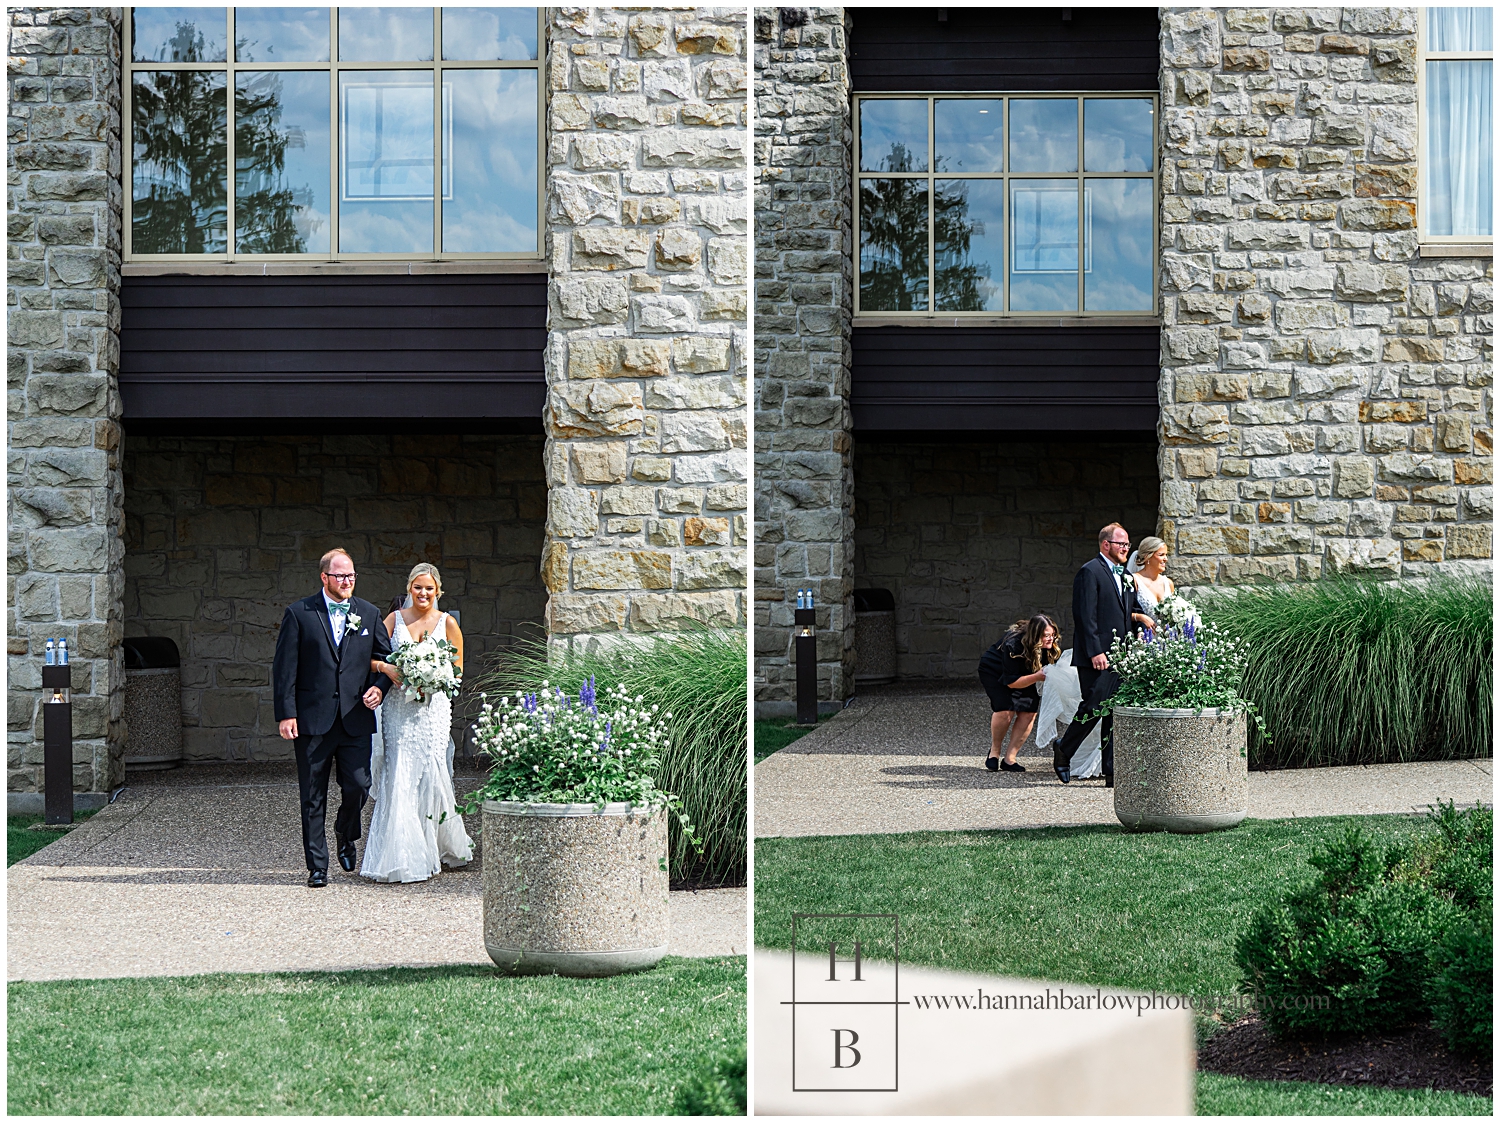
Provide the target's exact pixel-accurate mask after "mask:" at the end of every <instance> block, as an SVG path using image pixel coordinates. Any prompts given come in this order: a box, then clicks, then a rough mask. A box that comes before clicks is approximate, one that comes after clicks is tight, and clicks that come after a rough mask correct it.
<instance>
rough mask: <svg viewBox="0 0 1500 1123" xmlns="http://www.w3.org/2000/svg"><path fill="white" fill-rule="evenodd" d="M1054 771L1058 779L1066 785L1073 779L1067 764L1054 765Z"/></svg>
mask: <svg viewBox="0 0 1500 1123" xmlns="http://www.w3.org/2000/svg"><path fill="white" fill-rule="evenodd" d="M1052 771H1054V772H1056V773H1057V778H1058V779H1059V780H1061V781H1062V782H1063V783H1064V784H1066V783H1069V782H1070V781H1071V780H1072V779H1073V775H1072V773H1070V772H1069V771H1068V766H1067V765H1066V764H1054V765H1053V766H1052Z"/></svg>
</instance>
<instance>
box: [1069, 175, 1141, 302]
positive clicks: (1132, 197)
mask: <svg viewBox="0 0 1500 1123" xmlns="http://www.w3.org/2000/svg"><path fill="white" fill-rule="evenodd" d="M1084 195H1085V198H1086V200H1087V203H1088V214H1087V218H1088V222H1087V223H1086V225H1085V228H1084V237H1085V238H1086V239H1087V243H1086V265H1087V269H1086V271H1085V273H1084V278H1083V290H1084V308H1086V309H1087V310H1089V311H1091V312H1103V311H1107V312H1142V311H1151V310H1152V307H1153V305H1152V299H1153V298H1152V291H1151V280H1152V254H1151V209H1152V190H1151V181H1150V180H1149V179H1091V180H1088V181H1087V182H1086V183H1085V185H1084Z"/></svg>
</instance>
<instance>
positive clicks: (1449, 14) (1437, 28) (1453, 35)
mask: <svg viewBox="0 0 1500 1123" xmlns="http://www.w3.org/2000/svg"><path fill="white" fill-rule="evenodd" d="M1494 44H1495V9H1494V8H1491V7H1488V6H1486V7H1483V8H1428V9H1427V50H1428V52H1429V53H1430V52H1432V51H1493V50H1494V49H1495V45H1494Z"/></svg>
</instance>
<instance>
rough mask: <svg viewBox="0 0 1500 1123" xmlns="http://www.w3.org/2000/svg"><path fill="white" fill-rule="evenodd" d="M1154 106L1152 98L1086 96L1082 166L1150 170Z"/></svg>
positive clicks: (1099, 169) (1091, 169)
mask: <svg viewBox="0 0 1500 1123" xmlns="http://www.w3.org/2000/svg"><path fill="white" fill-rule="evenodd" d="M1153 108H1154V107H1153V106H1152V104H1151V101H1150V99H1149V98H1140V99H1137V98H1085V99H1084V101H1083V170H1084V171H1086V172H1149V171H1150V170H1151V160H1152V152H1153V149H1154V147H1155V142H1154V140H1153V133H1154V130H1153V129H1152V119H1153V117H1154V116H1155V115H1154V113H1153Z"/></svg>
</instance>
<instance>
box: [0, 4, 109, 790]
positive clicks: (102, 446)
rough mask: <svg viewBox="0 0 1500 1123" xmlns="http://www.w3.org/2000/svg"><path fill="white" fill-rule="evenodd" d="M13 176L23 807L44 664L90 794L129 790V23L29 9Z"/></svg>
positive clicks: (11, 465) (10, 597) (16, 590)
mask: <svg viewBox="0 0 1500 1123" xmlns="http://www.w3.org/2000/svg"><path fill="white" fill-rule="evenodd" d="M6 14H7V16H8V19H9V25H8V33H9V36H10V44H9V46H10V50H9V57H10V75H9V99H10V100H9V121H8V141H9V144H8V147H7V165H8V171H9V177H10V178H9V184H10V187H9V191H8V193H7V204H6V208H7V209H6V219H7V242H6V246H7V251H8V252H7V257H8V260H7V263H6V271H7V304H8V316H9V328H8V334H9V364H10V365H9V370H10V380H9V398H8V409H7V421H6V439H7V450H8V453H9V461H8V470H9V494H8V496H7V498H8V512H9V526H10V570H9V571H10V580H9V582H8V583H7V589H8V592H7V601H6V617H7V619H6V637H7V652H8V655H9V680H8V683H9V686H8V688H9V696H8V699H7V702H8V726H7V730H8V732H7V742H8V753H7V757H8V762H9V788H10V790H11V791H39V790H40V789H41V785H42V767H41V765H42V759H43V756H42V739H41V738H42V719H41V706H40V699H41V670H40V668H41V665H42V656H43V650H44V646H45V644H46V641H47V638H48V637H49V636H58V637H63V638H66V639H67V641H68V646H69V648H70V649H71V651H72V662H73V729H74V746H73V748H74V751H73V785H74V788H75V789H76V790H80V791H96V792H98V791H107V790H109V789H110V788H112V787H114V786H116V785H117V784H119V783H120V782H121V779H122V777H123V765H122V759H123V751H122V746H123V742H124V729H123V724H124V723H123V722H122V721H121V712H122V709H123V705H124V694H123V677H122V676H123V664H122V662H121V658H120V647H119V642H120V637H121V634H122V633H121V622H122V621H121V595H122V591H123V583H124V577H123V574H122V572H121V559H122V557H123V554H124V545H123V542H122V539H121V520H120V508H121V481H120V464H119V447H120V427H119V418H120V395H119V390H118V386H117V382H116V379H117V375H118V371H119V353H120V345H119V336H118V331H119V323H120V305H119V298H118V294H119V286H120V269H119V267H120V213H121V211H120V205H121V186H120V66H119V57H120V37H119V29H120V16H121V10H120V9H119V8H20V9H17V8H12V9H9V10H8V11H7V13H6Z"/></svg>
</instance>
